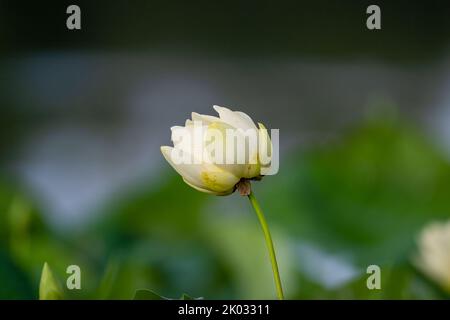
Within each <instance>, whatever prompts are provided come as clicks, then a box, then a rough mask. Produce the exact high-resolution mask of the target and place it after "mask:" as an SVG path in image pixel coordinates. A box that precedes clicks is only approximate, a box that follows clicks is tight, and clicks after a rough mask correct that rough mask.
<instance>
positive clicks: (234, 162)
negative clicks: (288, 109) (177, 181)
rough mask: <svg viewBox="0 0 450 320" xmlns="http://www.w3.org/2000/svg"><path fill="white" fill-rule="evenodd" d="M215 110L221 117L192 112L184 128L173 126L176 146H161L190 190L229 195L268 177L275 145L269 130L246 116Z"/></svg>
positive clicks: (163, 152) (173, 137)
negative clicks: (242, 185) (266, 174)
mask: <svg viewBox="0 0 450 320" xmlns="http://www.w3.org/2000/svg"><path fill="white" fill-rule="evenodd" d="M214 109H215V110H216V111H217V112H218V113H219V117H214V116H208V115H201V114H198V113H195V112H193V113H192V120H190V119H188V120H186V123H185V126H184V127H183V126H175V127H172V128H171V130H172V142H173V143H174V146H173V147H169V146H162V147H161V152H162V154H163V155H164V157H165V159H166V160H167V161H168V162H169V163H170V165H171V166H172V167H173V168H174V169H175V170H176V171H177V172H178V173H179V174H180V175H181V176H182V177H183V180H184V181H185V182H186V183H187V184H188V185H190V186H191V187H193V188H195V189H197V190H199V191H202V192H207V193H211V194H215V195H228V194H230V193H232V192H233V191H234V190H235V189H236V188H237V185H238V183H239V182H243V181H246V180H251V179H258V180H259V179H260V178H261V177H262V176H263V175H265V172H266V171H265V169H266V168H268V167H270V166H271V165H272V152H273V146H272V142H271V139H270V137H269V134H268V132H267V129H266V128H265V127H264V126H263V125H262V124H258V126H259V127H257V126H256V125H255V123H254V122H253V120H252V119H251V118H250V117H249V116H248V115H247V114H245V113H243V112H239V111H231V110H229V109H227V108H224V107H219V106H214ZM271 174H273V172H272V173H271ZM246 186H247V184H246ZM243 189H245V188H243Z"/></svg>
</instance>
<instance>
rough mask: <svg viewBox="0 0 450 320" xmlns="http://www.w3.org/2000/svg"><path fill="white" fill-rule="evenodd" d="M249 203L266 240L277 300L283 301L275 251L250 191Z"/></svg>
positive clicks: (256, 202)
mask: <svg viewBox="0 0 450 320" xmlns="http://www.w3.org/2000/svg"><path fill="white" fill-rule="evenodd" d="M248 198H249V200H250V203H251V204H252V206H253V209H255V212H256V215H257V216H258V219H259V223H260V224H261V228H262V230H263V232H264V238H265V239H266V244H267V249H268V250H269V257H270V263H271V264H272V272H273V278H274V280H275V287H276V289H277V296H278V299H279V300H283V299H284V295H283V288H282V286H281V279H280V272H279V271H278V264H277V257H276V256H275V249H274V248H273V242H272V237H271V236H270V231H269V227H268V225H267V222H266V218H265V217H264V214H263V212H262V210H261V207H260V206H259V204H258V201H257V200H256V198H255V195H254V194H253V192H252V191H251V192H250V194H249V195H248Z"/></svg>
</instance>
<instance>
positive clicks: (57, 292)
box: [39, 262, 63, 300]
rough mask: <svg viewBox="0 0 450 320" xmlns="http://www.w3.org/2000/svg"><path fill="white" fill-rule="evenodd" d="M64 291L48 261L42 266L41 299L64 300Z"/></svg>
mask: <svg viewBox="0 0 450 320" xmlns="http://www.w3.org/2000/svg"><path fill="white" fill-rule="evenodd" d="M62 299H63V291H62V289H61V285H60V284H59V283H58V281H57V280H56V279H55V277H54V276H53V273H52V271H51V270H50V267H49V266H48V264H47V262H46V263H44V267H43V268H42V276H41V282H40V284H39V300H62Z"/></svg>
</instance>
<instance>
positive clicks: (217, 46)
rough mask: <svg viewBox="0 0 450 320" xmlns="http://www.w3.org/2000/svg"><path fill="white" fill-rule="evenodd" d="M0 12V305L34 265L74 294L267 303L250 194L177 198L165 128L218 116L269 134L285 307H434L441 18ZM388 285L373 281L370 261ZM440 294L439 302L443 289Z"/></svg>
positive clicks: (441, 156) (8, 7) (225, 6)
mask: <svg viewBox="0 0 450 320" xmlns="http://www.w3.org/2000/svg"><path fill="white" fill-rule="evenodd" d="M73 3H75V4H78V5H79V6H80V7H81V12H82V30H80V31H68V30H67V29H66V26H65V20H66V17H67V15H66V13H65V11H66V8H67V6H68V5H69V4H72V2H65V1H59V2H58V3H57V4H56V3H53V2H47V3H46V2H36V3H25V2H21V1H14V2H13V1H4V0H1V1H0V86H1V90H0V110H1V111H0V112H1V113H0V148H1V149H0V150H1V151H2V152H0V284H1V285H0V298H2V299H36V298H37V297H38V287H39V279H40V275H41V270H42V267H43V264H44V262H48V263H49V265H50V266H51V268H52V269H53V271H54V274H55V276H56V277H57V278H59V280H60V281H61V283H63V284H64V283H65V279H66V278H67V274H66V273H65V270H66V268H67V266H68V265H71V264H76V265H79V266H80V267H81V271H82V289H81V290H72V291H70V290H67V289H66V290H65V295H66V297H67V298H73V299H84V298H88V299H91V298H92V299H108V298H110V299H131V298H132V297H133V295H134V292H135V290H137V289H142V288H147V289H151V290H153V291H154V292H157V293H158V294H161V295H163V296H166V297H172V298H177V297H179V296H180V295H181V293H183V292H186V293H188V294H189V295H191V296H194V297H204V298H206V299H219V298H228V299H241V298H242V299H258V298H274V296H275V294H274V286H273V281H272V274H271V269H270V264H269V261H268V257H267V253H266V249H265V243H264V239H263V235H262V232H261V230H260V228H259V225H258V221H257V219H256V216H255V214H254V213H253V211H252V208H251V206H250V204H249V203H248V201H247V199H245V198H243V197H240V196H239V195H237V194H233V195H231V196H228V197H214V196H209V195H206V194H201V193H199V192H197V191H195V190H193V189H191V188H190V187H188V186H187V185H185V184H184V183H183V182H182V180H181V178H180V177H179V176H177V175H176V173H175V172H174V171H173V170H172V169H171V168H170V167H169V165H168V164H167V163H166V162H165V161H164V159H163V157H162V155H161V154H160V151H159V146H160V145H168V144H170V130H169V128H170V127H171V126H173V125H176V124H182V123H184V120H185V119H186V118H188V117H189V116H190V112H192V111H196V112H201V113H207V114H212V113H213V110H212V105H213V104H219V105H224V106H228V107H230V108H232V109H236V110H241V111H244V112H246V113H248V114H249V115H250V116H251V117H252V118H253V119H254V120H255V121H261V122H263V123H264V124H265V125H266V126H267V127H269V128H279V129H280V143H281V150H280V151H281V156H280V162H281V163H280V171H279V173H278V174H277V175H276V176H268V177H265V178H264V179H263V180H262V181H261V182H256V183H254V184H253V188H254V191H255V193H256V196H257V197H258V199H259V201H260V202H261V206H262V208H263V209H264V211H265V214H266V216H267V218H268V221H269V225H270V227H271V229H272V233H273V238H274V242H275V246H276V249H277V252H278V255H279V264H280V269H281V276H282V279H283V283H284V287H285V291H286V296H287V298H289V299H407V298H413V299H434V298H445V297H446V296H445V294H443V293H442V292H441V291H440V290H439V289H438V288H437V287H436V284H434V283H432V281H430V280H429V279H427V278H426V277H425V276H423V275H422V274H421V273H420V272H418V271H417V270H416V268H415V267H414V266H413V265H412V264H411V260H412V258H413V257H414V256H415V255H416V254H417V248H416V240H417V236H418V234H419V232H420V230H421V229H422V228H423V226H425V225H426V224H428V223H429V222H431V221H436V220H438V221H443V220H446V219H448V218H450V197H449V194H450V157H449V155H450V129H449V128H450V126H449V123H450V93H449V92H450V90H449V89H450V50H449V44H450V41H449V40H450V19H448V17H449V16H450V6H449V4H448V2H447V3H446V2H445V1H417V2H411V1H395V3H394V2H390V3H389V2H384V1H380V2H378V3H377V4H378V5H380V7H381V10H382V30H378V31H369V30H367V29H366V27H365V20H366V17H367V15H366V14H365V10H366V8H367V6H368V5H369V4H371V3H370V2H366V1H345V2H343V1H292V2H287V1H286V2H283V1H282V2H278V1H277V2H261V1H246V2H241V1H239V2H238V1H227V2H226V3H218V2H210V1H209V2H208V1H194V2H189V3H188V2H175V1H167V2H155V1H135V2H132V3H130V2H126V1H115V2H114V3H108V2H106V1H96V2H92V1H91V2H88V1H86V2H84V1H76V2H73ZM371 264H376V265H379V266H380V267H381V270H382V276H381V279H382V289H381V290H368V289H367V287H366V279H367V277H368V275H367V274H366V268H367V266H369V265H371ZM447 297H448V296H447Z"/></svg>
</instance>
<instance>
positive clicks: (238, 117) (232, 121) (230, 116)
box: [213, 106, 256, 130]
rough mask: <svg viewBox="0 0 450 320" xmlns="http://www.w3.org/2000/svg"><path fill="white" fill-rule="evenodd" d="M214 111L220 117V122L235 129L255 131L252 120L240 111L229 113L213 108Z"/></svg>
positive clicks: (222, 108) (219, 108) (223, 108)
mask: <svg viewBox="0 0 450 320" xmlns="http://www.w3.org/2000/svg"><path fill="white" fill-rule="evenodd" d="M213 108H214V110H216V111H217V113H218V114H219V116H220V120H222V121H223V122H225V123H227V124H229V125H231V126H233V127H235V128H236V129H244V130H247V129H256V125H255V123H254V122H253V120H252V119H251V118H250V117H249V116H248V115H247V114H245V113H243V112H240V111H231V110H230V109H228V108H225V107H220V106H213Z"/></svg>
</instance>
